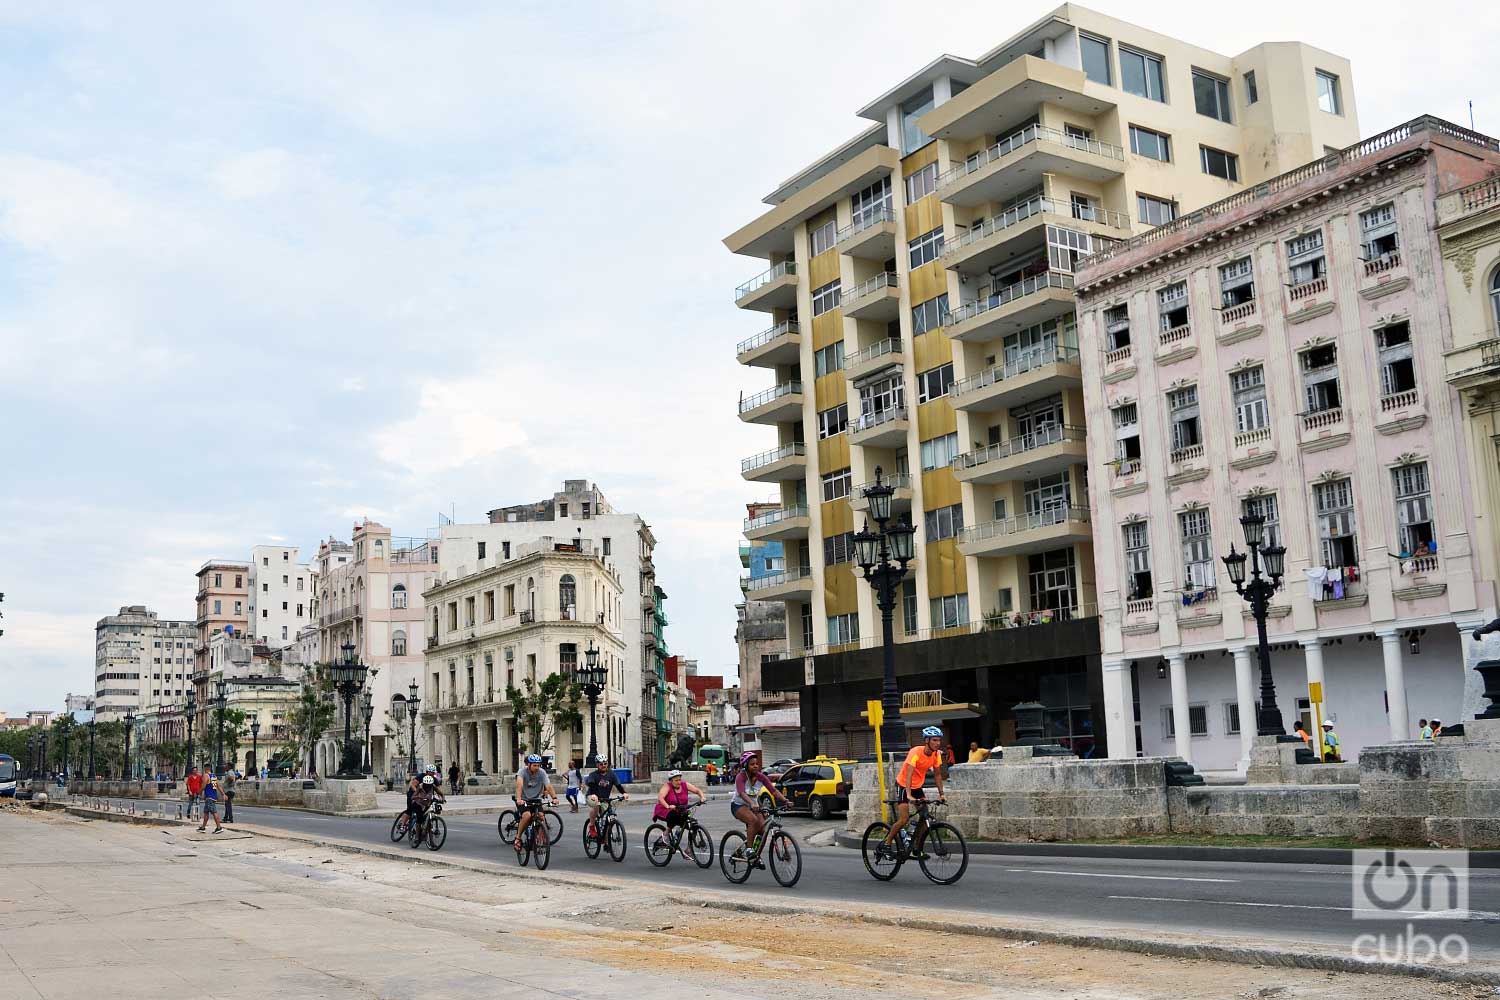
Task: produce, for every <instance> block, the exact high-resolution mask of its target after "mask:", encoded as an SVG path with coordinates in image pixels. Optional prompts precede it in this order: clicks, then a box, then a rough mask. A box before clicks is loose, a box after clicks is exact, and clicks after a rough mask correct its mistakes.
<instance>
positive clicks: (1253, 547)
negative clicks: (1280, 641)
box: [1223, 513, 1286, 736]
mask: <svg viewBox="0 0 1500 1000" xmlns="http://www.w3.org/2000/svg"><path fill="white" fill-rule="evenodd" d="M1240 528H1241V529H1242V530H1243V531H1244V533H1245V548H1246V549H1248V550H1249V555H1248V556H1247V555H1246V554H1245V553H1244V552H1236V551H1235V550H1234V543H1233V542H1231V543H1230V544H1229V555H1227V556H1224V557H1223V559H1224V567H1225V568H1226V569H1227V570H1229V579H1230V580H1232V581H1233V582H1234V589H1235V592H1236V593H1238V594H1239V595H1240V597H1242V598H1244V599H1245V600H1246V601H1247V602H1248V603H1249V604H1250V614H1251V615H1252V616H1253V617H1254V618H1255V629H1256V633H1257V635H1258V636H1259V640H1260V641H1259V644H1258V646H1257V648H1256V653H1257V656H1258V657H1259V659H1260V714H1259V717H1258V718H1257V719H1256V726H1255V734H1256V735H1257V736H1285V735H1286V727H1285V726H1284V725H1282V722H1281V709H1280V707H1278V706H1277V704H1276V682H1275V681H1274V680H1272V679H1271V645H1270V643H1269V642H1268V641H1267V640H1266V615H1267V612H1269V610H1270V607H1271V595H1272V594H1274V593H1275V592H1276V589H1277V587H1279V586H1280V584H1281V577H1282V574H1283V573H1284V572H1285V570H1286V547H1285V546H1282V545H1272V546H1269V547H1267V546H1266V544H1265V541H1266V519H1265V518H1264V517H1262V516H1261V515H1259V514H1255V513H1250V514H1246V515H1245V516H1244V517H1242V518H1240ZM1247 559H1248V560H1249V562H1250V578H1249V581H1248V582H1247V581H1246V579H1245V562H1246V560H1247ZM1262 560H1264V562H1265V571H1264V572H1262V570H1261V562H1262Z"/></svg>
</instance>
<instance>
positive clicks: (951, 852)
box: [917, 823, 969, 885]
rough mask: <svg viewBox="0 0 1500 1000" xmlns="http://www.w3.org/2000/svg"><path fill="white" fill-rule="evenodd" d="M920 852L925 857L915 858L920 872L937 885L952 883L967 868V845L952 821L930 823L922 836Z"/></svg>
mask: <svg viewBox="0 0 1500 1000" xmlns="http://www.w3.org/2000/svg"><path fill="white" fill-rule="evenodd" d="M922 853H923V854H925V855H926V857H923V858H918V859H917V863H918V864H919V865H921V866H922V874H923V875H926V876H927V877H928V878H930V879H932V881H934V882H936V883H937V884H938V885H952V884H953V883H954V882H957V881H958V880H959V879H961V878H963V877H964V872H966V871H968V869H969V847H968V845H967V844H965V843H964V835H963V834H961V833H959V832H958V828H957V827H955V826H954V825H953V824H952V823H934V824H932V826H930V827H929V828H928V830H927V836H925V837H923V838H922Z"/></svg>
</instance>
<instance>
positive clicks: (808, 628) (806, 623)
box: [802, 604, 813, 649]
mask: <svg viewBox="0 0 1500 1000" xmlns="http://www.w3.org/2000/svg"><path fill="white" fill-rule="evenodd" d="M812 644H813V623H812V606H811V605H809V604H804V605H802V648H803V649H812Z"/></svg>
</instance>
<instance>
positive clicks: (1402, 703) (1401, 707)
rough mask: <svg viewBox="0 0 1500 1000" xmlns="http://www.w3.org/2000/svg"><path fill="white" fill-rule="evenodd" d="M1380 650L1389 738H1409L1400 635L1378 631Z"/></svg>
mask: <svg viewBox="0 0 1500 1000" xmlns="http://www.w3.org/2000/svg"><path fill="white" fill-rule="evenodd" d="M1378 634H1379V636H1380V651H1381V652H1382V653H1383V654H1384V655H1385V702H1386V717H1387V719H1388V720H1389V721H1390V724H1391V739H1393V740H1405V739H1410V738H1411V730H1410V728H1409V726H1408V723H1407V719H1406V665H1405V664H1404V663H1402V661H1401V636H1400V635H1399V634H1398V633H1397V632H1396V631H1395V630H1394V629H1392V630H1389V631H1385V632H1380V633H1378Z"/></svg>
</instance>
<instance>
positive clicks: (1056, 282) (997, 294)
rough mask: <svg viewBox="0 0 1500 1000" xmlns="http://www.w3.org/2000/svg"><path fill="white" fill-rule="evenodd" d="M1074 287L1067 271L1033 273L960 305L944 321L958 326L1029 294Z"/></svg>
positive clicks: (1071, 277) (946, 323) (949, 324)
mask: <svg viewBox="0 0 1500 1000" xmlns="http://www.w3.org/2000/svg"><path fill="white" fill-rule="evenodd" d="M1072 287H1073V275H1072V274H1070V273H1068V272H1067V271H1044V272H1042V273H1041V274H1033V275H1031V276H1030V277H1029V278H1022V279H1021V280H1020V281H1017V282H1015V283H1014V284H1011V285H1006V286H1005V287H1004V288H997V289H991V290H990V294H988V295H985V296H983V297H982V298H980V299H978V300H977V301H974V302H969V303H966V304H965V305H962V306H959V307H958V308H957V309H954V310H953V311H952V312H950V313H948V315H947V317H946V318H945V319H944V321H943V322H944V324H945V325H946V326H957V325H958V324H960V323H963V322H966V321H968V320H971V319H973V318H974V317H975V316H981V315H983V314H984V313H987V312H989V311H990V310H991V309H999V308H1000V307H1001V306H1004V305H1009V304H1010V303H1012V302H1015V301H1016V300H1018V299H1022V298H1025V297H1026V296H1028V295H1035V294H1036V293H1037V292H1041V291H1045V290H1047V289H1048V288H1072Z"/></svg>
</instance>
